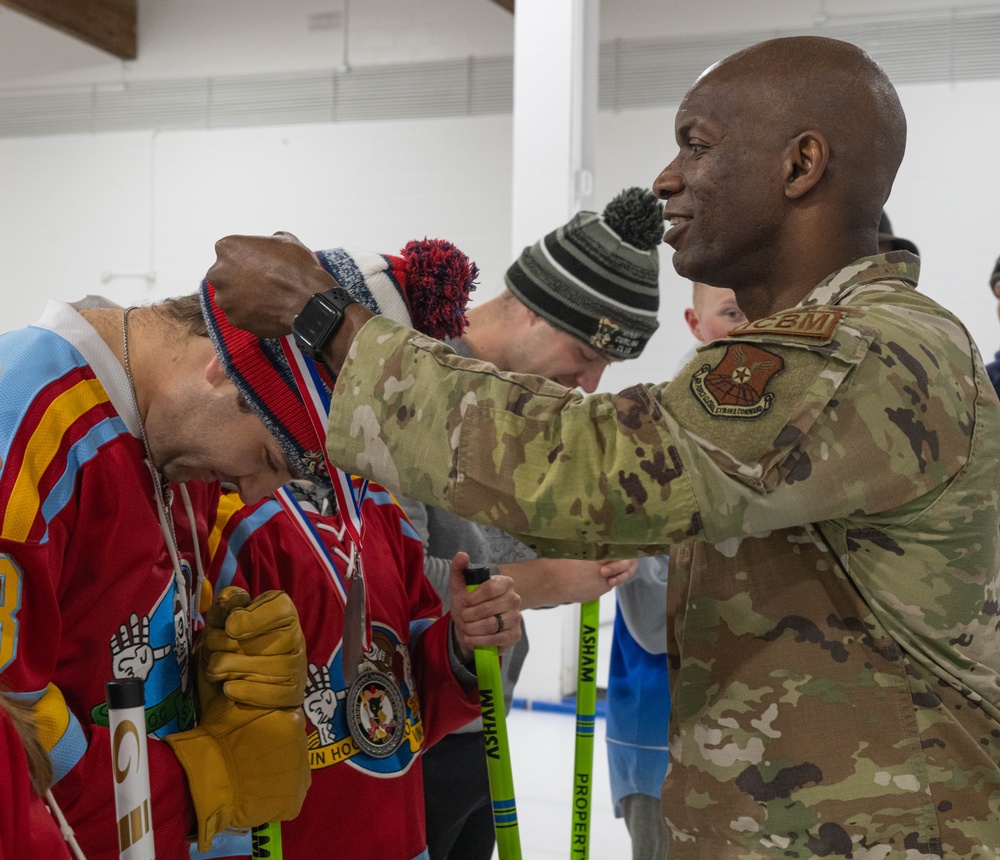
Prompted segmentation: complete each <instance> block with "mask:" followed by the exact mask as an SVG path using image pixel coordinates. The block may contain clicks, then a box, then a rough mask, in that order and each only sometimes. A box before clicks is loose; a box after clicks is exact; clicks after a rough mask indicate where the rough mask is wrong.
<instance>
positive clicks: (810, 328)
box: [727, 310, 845, 340]
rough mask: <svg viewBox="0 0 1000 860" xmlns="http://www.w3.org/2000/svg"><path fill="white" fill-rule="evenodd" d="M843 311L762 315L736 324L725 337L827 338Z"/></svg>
mask: <svg viewBox="0 0 1000 860" xmlns="http://www.w3.org/2000/svg"><path fill="white" fill-rule="evenodd" d="M844 316H845V314H844V312H843V311H831V310H796V311H785V312H784V313H780V314H775V315H774V316H769V317H762V318H761V319H759V320H754V321H753V322H746V323H743V324H742V325H738V326H736V328H734V329H733V330H732V331H731V332H729V334H728V335H727V337H739V336H740V335H747V334H782V335H791V336H793V337H814V338H817V339H820V340H829V339H830V338H831V337H833V333H834V332H835V331H836V330H837V326H838V325H839V324H840V321H841V320H842V319H843V318H844Z"/></svg>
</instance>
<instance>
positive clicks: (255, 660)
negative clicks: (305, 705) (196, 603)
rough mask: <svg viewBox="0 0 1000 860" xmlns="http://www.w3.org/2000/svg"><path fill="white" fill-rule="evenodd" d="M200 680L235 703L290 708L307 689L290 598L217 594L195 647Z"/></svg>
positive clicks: (267, 594)
mask: <svg viewBox="0 0 1000 860" xmlns="http://www.w3.org/2000/svg"><path fill="white" fill-rule="evenodd" d="M197 650H198V656H199V665H200V669H201V672H202V673H203V681H207V682H209V683H213V684H222V689H223V691H224V692H225V694H226V695H227V696H228V697H229V698H230V699H232V700H233V701H234V702H241V703H243V704H246V705H256V706H257V707H260V708H294V707H297V706H299V705H301V704H302V699H303V696H304V690H305V686H306V671H307V669H306V642H305V638H304V637H303V635H302V628H301V627H300V626H299V616H298V613H297V612H296V611H295V605H294V604H293V603H292V599H291V598H290V597H289V596H288V595H287V594H286V593H285V592H284V591H265V592H264V593H263V594H258V595H257V597H255V598H254V599H253V600H251V599H250V595H248V594H247V593H246V592H245V591H243V589H241V588H236V587H234V586H229V587H227V588H224V589H222V591H221V592H220V593H219V595H218V597H216V599H215V601H214V602H213V603H212V607H211V608H210V609H209V611H208V613H207V615H206V617H205V630H204V632H203V634H202V636H201V637H200V640H199V643H198V648H197Z"/></svg>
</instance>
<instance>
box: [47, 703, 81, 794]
mask: <svg viewBox="0 0 1000 860" xmlns="http://www.w3.org/2000/svg"><path fill="white" fill-rule="evenodd" d="M86 751H87V738H86V736H85V735H84V733H83V727H82V726H81V725H80V721H79V720H78V719H77V718H76V715H75V714H74V713H73V712H72V711H70V712H69V725H67V726H66V731H65V732H63V736H62V737H61V738H59V741H58V742H57V743H56V745H55V746H54V747H53V748H52V750H51V751H50V752H49V758H50V759H52V775H53V777H54V779H55V781H56V782H58V781H59V780H60V779H62V778H63V777H64V776H66V774H67V773H69V772H70V771H71V770H72V769H73V768H74V766H75V765H76V763H77V762H78V761H79V760H80V759H81V758H83V754H84V753H85V752H86Z"/></svg>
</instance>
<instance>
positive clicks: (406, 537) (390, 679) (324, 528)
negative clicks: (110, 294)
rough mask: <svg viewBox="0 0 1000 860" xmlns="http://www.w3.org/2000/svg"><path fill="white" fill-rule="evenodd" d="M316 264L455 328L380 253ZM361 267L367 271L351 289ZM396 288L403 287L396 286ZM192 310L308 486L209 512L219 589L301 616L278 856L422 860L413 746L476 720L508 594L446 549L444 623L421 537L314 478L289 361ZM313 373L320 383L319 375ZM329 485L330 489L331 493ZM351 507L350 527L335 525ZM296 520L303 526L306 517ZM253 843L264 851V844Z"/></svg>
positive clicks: (321, 255) (363, 491)
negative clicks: (362, 598)
mask: <svg viewBox="0 0 1000 860" xmlns="http://www.w3.org/2000/svg"><path fill="white" fill-rule="evenodd" d="M415 244H416V245H417V246H414V244H411V246H408V248H407V249H406V250H405V255H406V256H408V257H411V258H414V260H413V261H411V262H415V259H423V260H424V263H423V265H424V266H426V267H433V268H435V269H447V268H449V266H451V267H453V266H454V264H455V263H456V262H457V261H456V259H455V258H454V251H453V249H451V248H450V247H443V246H440V245H438V244H435V243H424V244H423V245H419V243H415ZM317 257H318V259H319V260H320V261H321V262H322V264H323V265H324V266H325V267H327V269H328V270H329V271H331V273H332V274H334V277H335V278H336V280H337V282H338V284H340V285H341V287H339V288H338V289H341V290H342V289H343V288H347V289H348V290H349V291H350V292H351V294H352V295H367V296H369V299H370V301H371V302H372V303H374V304H375V305H376V307H377V308H378V309H379V310H383V309H384V310H385V312H386V313H387V314H389V315H391V316H394V317H395V318H397V319H401V320H404V321H407V322H409V321H411V313H412V314H413V319H412V322H413V323H414V324H415V325H416V326H417V327H418V328H420V329H422V330H424V331H429V332H430V333H432V334H435V335H444V334H452V335H454V334H457V333H458V332H460V331H461V327H462V325H464V318H463V317H462V315H460V314H459V313H456V312H455V311H454V310H453V309H449V308H448V307H447V300H448V299H447V296H446V295H442V294H441V291H439V290H438V289H437V287H436V286H435V285H434V284H431V286H433V287H434V290H432V292H433V295H428V294H427V293H426V292H425V293H423V294H420V295H419V296H418V295H417V292H416V291H417V287H416V286H415V284H416V282H417V279H415V278H413V277H410V278H405V279H404V278H400V277H399V268H400V266H401V265H402V261H400V260H396V261H395V262H393V263H391V264H390V265H389V266H388V267H384V268H385V271H384V272H382V274H381V275H378V274H375V270H377V269H378V262H377V261H378V260H381V259H383V258H382V257H380V256H378V255H367V254H364V253H363V252H348V251H345V250H343V249H335V250H332V251H330V250H327V251H320V252H317ZM460 268H461V267H460ZM361 270H366V271H368V272H369V275H368V277H367V278H365V279H364V287H363V288H362V285H361V280H362V279H361V278H359V277H358V273H359V272H360V271H361ZM473 271H474V270H473ZM403 281H405V282H407V286H408V289H403V288H402V287H401V282H403ZM330 298H331V299H332V300H334V301H336V300H337V298H338V297H337V296H336V295H334V296H332V297H330ZM394 299H395V302H394ZM202 303H203V308H204V311H205V319H206V321H207V324H208V327H209V332H210V335H211V337H212V341H213V343H214V344H215V346H216V350H217V353H218V356H219V360H220V363H221V365H222V367H223V368H224V370H225V372H226V373H227V374H228V376H229V377H230V378H231V379H233V380H234V382H235V384H236V386H237V389H238V390H239V392H240V395H241V397H242V398H243V400H244V401H245V402H246V403H247V405H248V407H249V408H250V409H251V410H252V411H253V412H254V413H256V414H258V415H259V416H260V417H261V418H262V419H263V420H264V421H265V423H266V424H267V426H268V428H269V429H270V430H271V431H272V433H274V434H275V437H276V438H277V439H278V440H279V441H280V442H281V444H282V447H283V448H284V450H285V452H286V453H287V455H288V457H289V459H290V461H291V463H292V465H293V467H294V468H295V469H296V471H298V472H300V473H302V474H306V475H308V476H309V477H310V479H311V480H312V481H314V482H315V483H309V484H305V483H303V482H296V484H294V485H292V487H294V488H295V489H294V491H293V492H289V493H279V494H278V498H279V501H268V502H265V503H263V504H261V505H257V506H243V505H242V504H241V503H240V501H239V499H237V498H236V497H235V496H230V497H228V498H227V499H226V502H227V503H228V507H227V504H226V503H224V504H223V505H222V506H220V514H219V518H218V520H217V523H216V529H215V533H214V534H213V538H212V540H213V542H214V543H216V544H217V546H218V547H219V550H218V552H217V553H216V554H215V557H214V559H213V562H212V565H211V567H210V569H209V571H208V579H209V581H210V582H211V583H212V585H213V587H214V589H215V593H216V594H217V595H219V596H223V595H225V594H226V591H227V589H228V588H229V587H230V586H232V585H237V586H241V587H242V588H245V589H246V590H247V591H249V592H250V593H251V594H257V593H259V592H262V591H264V592H266V591H268V590H270V589H283V590H285V591H287V593H288V594H289V595H290V597H291V599H292V600H293V602H294V603H295V605H296V608H297V609H298V614H299V617H300V619H301V621H302V629H303V633H304V636H305V640H306V648H307V655H308V661H309V662H308V682H307V685H306V691H305V713H306V716H307V718H308V721H309V724H310V725H309V761H310V767H311V769H312V785H311V787H310V789H309V791H308V793H307V795H306V800H305V803H304V805H303V808H302V812H301V813H300V814H299V816H298V817H297V818H296V819H295V820H293V821H288V822H285V823H284V824H283V825H282V826H281V838H282V845H283V849H284V851H285V852H286V855H287V856H290V857H315V856H323V855H324V853H325V852H327V851H328V850H329V846H330V845H331V844H336V847H337V854H338V856H341V855H342V856H373V855H374V854H375V853H377V854H378V856H380V857H383V858H385V860H417V858H426V857H427V854H426V839H425V826H424V792H423V777H422V763H421V758H422V756H421V753H422V752H423V751H424V750H426V749H427V748H429V747H431V746H432V745H433V744H434V743H435V742H437V741H438V740H439V739H440V738H441V737H443V736H445V735H446V734H448V733H449V732H451V731H453V730H455V729H456V728H459V727H461V726H463V725H465V724H467V723H468V722H470V721H471V720H473V719H474V718H476V717H477V716H479V706H478V692H477V688H476V676H475V674H474V665H473V664H472V657H473V648H474V647H476V646H477V645H484V646H487V645H493V646H498V647H499V648H500V649H501V650H507V649H509V648H510V647H511V646H513V645H514V644H515V643H516V642H517V640H518V639H519V638H520V633H521V623H520V610H519V606H520V598H519V597H518V595H517V594H516V592H515V591H514V589H513V581H512V580H511V579H510V577H507V576H494V577H492V578H491V579H490V580H489V581H487V582H486V583H484V584H483V585H481V586H479V588H478V589H476V591H475V592H473V593H471V594H470V593H467V592H466V590H465V586H464V582H463V578H462V569H463V568H464V566H465V565H467V564H468V558H467V557H466V556H463V555H462V554H459V555H458V556H456V560H455V561H453V563H452V570H451V592H450V598H451V608H452V611H451V613H450V614H449V615H444V614H443V613H442V608H441V601H440V598H439V597H438V595H437V593H436V591H435V590H434V587H433V586H432V585H431V583H430V581H429V580H428V579H427V578H426V577H425V576H424V568H423V557H424V550H423V545H422V542H421V540H420V537H419V535H418V533H417V532H416V530H415V529H414V528H413V526H412V525H411V524H410V522H409V520H408V519H407V518H406V515H405V514H404V513H403V510H402V508H400V507H399V506H398V505H397V504H396V502H395V500H394V499H393V498H392V497H391V496H390V495H389V493H388V492H387V491H386V490H384V489H383V488H381V487H378V486H376V485H365V484H364V483H363V482H360V481H351V482H350V483H349V484H348V483H347V482H346V478H345V480H344V481H338V477H339V476H337V475H331V474H330V473H329V472H328V471H327V470H326V468H325V460H324V458H323V456H322V454H321V453H320V452H321V451H322V448H321V447H320V446H321V438H320V436H319V435H318V432H317V431H316V430H315V428H314V425H312V424H311V423H310V422H309V420H308V415H307V412H306V409H307V407H306V401H305V400H304V399H303V398H302V397H301V396H300V395H299V394H298V392H297V389H296V388H295V387H294V383H293V382H292V368H291V365H290V361H289V357H288V353H287V352H286V351H284V350H283V349H282V347H281V345H280V344H278V343H277V342H274V341H268V340H260V339H258V338H256V337H254V336H247V334H246V333H245V332H242V331H239V330H237V329H234V328H233V327H232V326H231V325H229V323H228V321H227V320H226V318H225V316H224V315H222V314H221V313H220V312H219V311H218V307H217V306H216V305H215V302H214V298H213V290H212V288H211V287H210V286H209V285H208V284H204V285H203V287H202ZM394 305H395V306H394ZM442 305H445V307H444V310H442ZM442 319H444V320H445V322H444V324H443V326H442V323H441V320H442ZM431 320H433V322H432V321H431ZM449 329H450V330H449ZM305 346H306V347H308V344H305ZM316 374H317V377H316V378H317V379H318V380H319V381H320V382H321V384H322V385H323V386H325V387H327V388H329V386H330V383H331V380H329V379H328V378H326V377H325V375H324V370H323V368H322V366H320V367H318V368H316ZM334 484H339V486H340V487H341V497H340V499H339V500H338V499H336V498H335V496H334V493H333V492H332V490H333V486H334ZM345 493H346V494H345ZM295 498H298V499H299V500H300V501H299V502H296V501H295ZM355 498H356V499H358V500H359V501H358V505H359V509H358V511H359V513H358V520H359V524H358V534H355V533H353V532H352V531H351V520H350V517H349V516H348V517H345V516H344V511H345V510H347V511H348V513H350V511H351V509H353V507H354V504H355V501H354V499H355ZM279 502H280V503H279ZM307 510H308V511H309V513H308V514H306V513H304V511H307ZM307 519H308V521H309V523H311V526H310V525H308V524H304V521H305V520H307ZM303 525H304V528H303ZM313 528H314V529H315V531H313V530H312V529H313ZM310 535H312V536H313V537H315V538H316V539H317V540H318V541H320V542H321V543H322V544H323V545H324V546H325V547H326V550H327V555H328V558H329V561H330V568H329V569H327V568H325V567H324V563H323V562H322V561H321V560H319V559H317V555H316V552H315V550H314V549H313V548H312V547H311V543H310ZM361 535H363V550H362V551H361V552H360V556H361V559H362V562H363V571H364V583H365V585H364V590H365V592H366V594H367V598H368V602H367V606H366V610H365V619H366V620H367V625H365V629H362V626H361V622H359V623H358V624H356V625H352V623H351V622H350V620H349V619H350V618H351V617H352V613H351V610H350V609H349V608H348V607H347V606H346V603H347V599H348V594H350V595H351V596H354V595H355V592H354V591H353V589H354V588H355V587H356V585H355V583H356V582H357V580H356V579H354V578H353V577H352V576H351V572H352V571H353V570H354V569H355V567H354V554H353V549H352V548H353V547H357V546H358V545H359V544H360V543H361V541H360V540H359V539H358V538H359V537H360V536H361ZM355 618H356V616H355ZM362 638H363V640H364V642H363V643H362ZM352 807H354V808H358V809H363V810H365V815H363V816H357V817H351V816H347V817H346V818H345V817H344V816H343V810H344V809H347V808H352ZM373 810H377V812H373ZM253 838H254V839H256V840H257V842H258V847H261V845H260V842H261V840H262V839H265V838H268V837H267V836H265V835H264V834H254V836H253ZM225 845H226V846H227V849H228V852H229V853H227V855H226V856H233V857H247V856H248V855H249V854H250V853H251V850H252V842H251V838H250V837H249V836H246V837H243V838H242V839H241V838H232V839H229V840H227V841H226V842H225ZM263 847H264V848H265V850H266V846H263ZM213 856H218V855H213Z"/></svg>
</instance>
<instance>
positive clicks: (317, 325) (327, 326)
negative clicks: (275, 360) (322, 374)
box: [292, 293, 344, 358]
mask: <svg viewBox="0 0 1000 860" xmlns="http://www.w3.org/2000/svg"><path fill="white" fill-rule="evenodd" d="M343 318H344V311H343V308H341V307H338V306H337V305H336V304H335V303H333V302H331V301H330V300H329V299H328V298H327V297H326V296H325V295H324V294H322V293H320V294H318V295H314V296H313V297H312V298H310V299H309V301H308V302H307V303H306V306H305V307H304V308H303V309H302V312H301V313H300V314H299V315H298V316H297V317H296V318H295V321H294V322H293V323H292V332H293V334H294V335H295V342H296V343H297V344H298V346H299V348H300V349H301V350H302V351H303V352H305V353H306V355H308V356H310V357H311V358H315V357H316V354H317V353H318V352H319V351H320V350H322V349H323V347H324V346H326V344H327V341H329V340H330V338H331V337H332V336H333V334H334V332H336V330H337V328H338V327H339V326H340V323H341V321H342V320H343Z"/></svg>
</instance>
